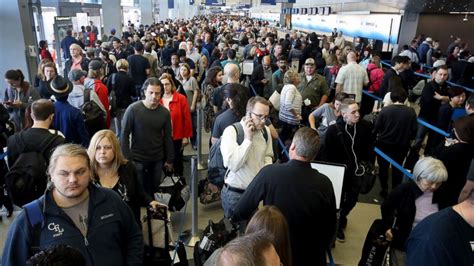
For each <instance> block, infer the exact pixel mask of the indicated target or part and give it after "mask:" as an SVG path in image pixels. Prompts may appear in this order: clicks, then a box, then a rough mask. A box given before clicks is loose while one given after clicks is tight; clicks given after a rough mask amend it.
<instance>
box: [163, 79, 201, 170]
mask: <svg viewBox="0 0 474 266" xmlns="http://www.w3.org/2000/svg"><path fill="white" fill-rule="evenodd" d="M159 80H160V83H161V91H162V92H163V97H161V99H160V104H162V105H163V106H164V107H166V109H168V111H170V116H171V125H172V128H173V130H172V131H173V146H174V162H173V166H174V171H175V173H176V174H178V175H181V176H182V175H183V149H184V146H186V145H187V144H188V143H189V138H190V137H191V136H192V135H193V132H192V125H191V113H190V112H189V107H188V103H187V101H186V97H185V96H184V95H182V94H181V93H179V92H177V91H176V86H175V85H174V82H173V77H172V76H171V75H170V74H168V73H165V74H163V75H161V77H160V78H159Z"/></svg>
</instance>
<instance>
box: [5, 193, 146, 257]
mask: <svg viewBox="0 0 474 266" xmlns="http://www.w3.org/2000/svg"><path fill="white" fill-rule="evenodd" d="M88 189H89V192H90V195H89V215H88V220H89V221H88V223H89V225H88V232H87V236H86V237H83V235H82V234H81V232H80V230H79V229H78V228H77V227H76V226H75V225H74V222H73V221H72V220H71V218H69V216H68V215H67V214H66V213H65V212H64V211H63V210H62V209H60V208H59V207H58V206H57V205H56V203H55V202H54V200H53V198H52V194H51V192H47V193H46V195H45V196H42V197H41V198H40V199H39V200H40V202H41V203H43V202H45V204H41V206H42V208H43V209H44V212H43V213H44V225H43V227H42V229H41V234H40V238H39V239H40V241H39V248H40V249H41V250H42V249H45V248H47V247H48V246H50V245H59V244H68V245H70V246H72V247H75V248H77V249H79V251H80V252H81V253H82V254H83V255H84V257H85V259H86V261H87V265H100V266H102V265H114V266H115V265H142V261H143V248H144V247H143V236H142V234H141V232H140V230H139V228H138V225H137V223H136V222H135V219H134V216H133V213H132V211H131V210H130V208H129V207H128V206H127V204H126V203H125V202H123V201H122V199H121V198H120V197H119V196H118V195H117V194H116V193H115V192H114V191H112V190H109V189H104V188H98V187H96V186H94V185H89V188H88ZM32 237H33V233H32V231H31V227H30V225H29V221H28V219H27V217H26V215H25V211H22V212H21V213H20V214H19V215H18V216H17V217H16V218H15V220H14V221H13V223H12V224H11V226H10V228H9V230H8V235H7V239H6V241H5V247H4V250H3V256H2V263H1V265H4V266H9V265H25V263H26V260H27V259H29V258H30V257H31V256H32V255H33V254H30V253H31V250H30V246H31V243H32V241H33V239H32Z"/></svg>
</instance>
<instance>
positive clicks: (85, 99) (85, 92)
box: [84, 88, 91, 103]
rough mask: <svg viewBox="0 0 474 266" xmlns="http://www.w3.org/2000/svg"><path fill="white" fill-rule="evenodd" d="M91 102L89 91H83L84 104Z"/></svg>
mask: <svg viewBox="0 0 474 266" xmlns="http://www.w3.org/2000/svg"><path fill="white" fill-rule="evenodd" d="M90 101H91V89H87V88H86V89H84V103H88V102H90Z"/></svg>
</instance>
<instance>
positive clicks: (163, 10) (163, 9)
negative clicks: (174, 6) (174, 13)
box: [158, 1, 169, 21]
mask: <svg viewBox="0 0 474 266" xmlns="http://www.w3.org/2000/svg"><path fill="white" fill-rule="evenodd" d="M159 8H160V12H159V13H158V20H160V21H165V20H167V19H168V17H169V14H168V13H169V9H168V1H159Z"/></svg>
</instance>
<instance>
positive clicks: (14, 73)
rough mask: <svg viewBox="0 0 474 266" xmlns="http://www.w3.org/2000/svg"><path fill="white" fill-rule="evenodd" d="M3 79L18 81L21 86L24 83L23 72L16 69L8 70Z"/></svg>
mask: <svg viewBox="0 0 474 266" xmlns="http://www.w3.org/2000/svg"><path fill="white" fill-rule="evenodd" d="M5 78H6V79H11V80H15V81H20V82H21V84H23V82H24V81H25V76H23V72H21V70H19V69H17V70H14V69H10V70H8V71H7V72H6V73H5Z"/></svg>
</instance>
